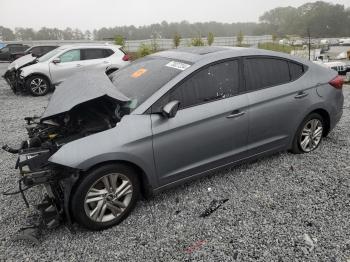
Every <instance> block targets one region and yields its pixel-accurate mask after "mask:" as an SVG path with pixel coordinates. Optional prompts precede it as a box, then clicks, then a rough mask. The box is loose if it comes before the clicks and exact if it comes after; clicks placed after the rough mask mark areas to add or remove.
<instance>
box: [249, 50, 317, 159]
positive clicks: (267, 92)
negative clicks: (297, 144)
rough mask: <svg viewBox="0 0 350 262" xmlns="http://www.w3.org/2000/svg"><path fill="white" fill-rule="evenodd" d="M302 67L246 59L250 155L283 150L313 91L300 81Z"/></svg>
mask: <svg viewBox="0 0 350 262" xmlns="http://www.w3.org/2000/svg"><path fill="white" fill-rule="evenodd" d="M304 71H305V67H304V66H303V65H301V64H298V63H296V62H292V61H289V60H285V59H282V58H277V57H260V56H254V57H247V58H245V59H244V75H245V83H246V89H247V91H248V100H249V139H248V143H249V147H250V149H251V150H252V151H253V152H252V153H253V154H254V153H261V152H265V151H269V150H276V149H284V148H285V147H286V146H287V145H288V144H289V143H290V139H292V136H293V134H294V130H295V128H296V126H298V125H299V121H300V116H301V115H302V114H303V113H304V112H306V111H307V108H308V106H309V105H310V103H311V101H310V99H311V96H312V94H311V93H312V92H313V91H312V90H311V89H310V87H308V86H306V85H305V81H299V80H300V77H301V76H302V75H303V74H304Z"/></svg>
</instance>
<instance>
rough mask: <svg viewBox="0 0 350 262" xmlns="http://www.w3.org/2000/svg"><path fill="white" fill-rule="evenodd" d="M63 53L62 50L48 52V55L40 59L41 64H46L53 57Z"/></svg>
mask: <svg viewBox="0 0 350 262" xmlns="http://www.w3.org/2000/svg"><path fill="white" fill-rule="evenodd" d="M61 51H62V50H61V49H54V50H52V51H50V52H48V53H47V54H46V55H43V56H42V57H40V58H39V59H38V61H39V62H45V61H47V60H49V59H50V58H51V57H53V56H55V55H57V54H58V53H59V52H61Z"/></svg>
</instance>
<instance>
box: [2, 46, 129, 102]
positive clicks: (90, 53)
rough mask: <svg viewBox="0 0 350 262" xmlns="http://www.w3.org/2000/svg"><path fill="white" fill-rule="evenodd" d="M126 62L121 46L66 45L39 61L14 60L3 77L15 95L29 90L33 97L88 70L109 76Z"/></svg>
mask: <svg viewBox="0 0 350 262" xmlns="http://www.w3.org/2000/svg"><path fill="white" fill-rule="evenodd" d="M129 63H130V62H129V56H128V55H127V54H125V52H124V51H123V50H122V48H121V46H117V45H108V44H103V45H102V44H79V45H65V46H61V47H59V48H57V49H54V50H52V51H51V52H49V53H47V54H46V55H44V56H42V57H40V58H36V57H34V56H32V55H27V56H25V57H21V58H19V59H18V60H15V61H14V62H12V63H11V64H10V65H9V67H8V70H7V71H6V73H5V75H4V78H5V79H6V81H7V82H8V83H9V85H10V86H11V87H12V89H13V90H14V91H15V92H17V91H29V92H30V93H31V94H32V95H33V96H42V95H46V94H47V93H48V92H49V90H50V89H51V88H52V87H54V86H57V85H58V84H60V83H61V82H63V81H64V80H65V79H67V78H69V77H70V76H72V75H73V74H75V73H78V72H82V71H87V70H91V69H92V70H101V71H102V70H103V71H106V70H108V72H107V73H111V72H113V71H115V70H118V69H119V68H122V67H123V66H125V65H128V64H129Z"/></svg>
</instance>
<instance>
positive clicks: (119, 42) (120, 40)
mask: <svg viewBox="0 0 350 262" xmlns="http://www.w3.org/2000/svg"><path fill="white" fill-rule="evenodd" d="M114 43H115V44H116V45H120V46H123V47H124V46H125V39H124V37H123V36H122V35H117V36H116V37H115V39H114Z"/></svg>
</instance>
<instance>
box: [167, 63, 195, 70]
mask: <svg viewBox="0 0 350 262" xmlns="http://www.w3.org/2000/svg"><path fill="white" fill-rule="evenodd" d="M165 66H167V67H172V68H176V69H179V70H182V71H183V70H185V69H187V68H189V67H190V66H191V65H188V64H185V63H182V62H176V61H171V62H170V63H168V64H166V65H165Z"/></svg>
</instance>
